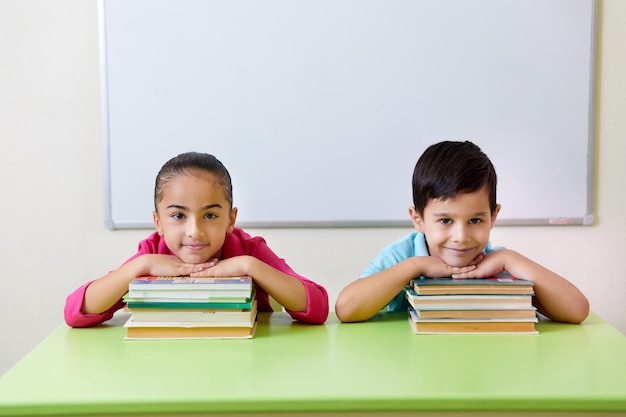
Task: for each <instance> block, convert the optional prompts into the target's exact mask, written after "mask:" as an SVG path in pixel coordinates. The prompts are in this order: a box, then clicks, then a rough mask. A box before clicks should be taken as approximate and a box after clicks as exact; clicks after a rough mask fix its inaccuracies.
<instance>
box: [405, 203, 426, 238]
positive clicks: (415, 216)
mask: <svg viewBox="0 0 626 417" xmlns="http://www.w3.org/2000/svg"><path fill="white" fill-rule="evenodd" d="M409 216H411V221H412V222H413V227H415V229H417V231H418V232H420V233H424V219H422V216H420V214H419V213H418V212H417V210H415V207H414V206H411V207H409Z"/></svg>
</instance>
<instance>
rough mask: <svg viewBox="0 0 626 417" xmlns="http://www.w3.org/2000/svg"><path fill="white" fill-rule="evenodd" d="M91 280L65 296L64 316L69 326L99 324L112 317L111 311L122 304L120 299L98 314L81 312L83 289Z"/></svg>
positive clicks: (117, 308) (84, 289)
mask: <svg viewBox="0 0 626 417" xmlns="http://www.w3.org/2000/svg"><path fill="white" fill-rule="evenodd" d="M92 282H93V281H89V282H88V283H86V284H84V285H82V286H80V287H78V289H76V291H74V292H73V293H71V294H70V295H68V296H67V299H66V300H65V309H64V312H63V313H64V317H65V323H67V325H68V326H70V327H92V326H97V325H98V324H101V323H102V322H105V321H107V320H110V319H111V318H112V317H113V313H115V312H116V311H117V310H119V309H120V308H121V307H123V306H124V303H123V302H122V301H121V300H120V301H118V302H117V303H116V304H115V305H114V306H113V307H111V308H110V309H109V310H107V311H105V312H102V313H100V314H85V313H83V312H82V307H83V300H84V299H85V291H86V290H87V287H88V286H89V285H90V284H91V283H92Z"/></svg>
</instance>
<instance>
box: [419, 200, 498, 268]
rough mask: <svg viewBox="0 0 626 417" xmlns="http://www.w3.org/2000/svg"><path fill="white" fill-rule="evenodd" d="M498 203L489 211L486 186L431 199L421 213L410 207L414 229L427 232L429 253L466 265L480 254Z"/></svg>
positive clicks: (493, 220) (452, 264)
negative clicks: (445, 198) (447, 197)
mask: <svg viewBox="0 0 626 417" xmlns="http://www.w3.org/2000/svg"><path fill="white" fill-rule="evenodd" d="M499 211H500V206H499V205H498V206H497V207H496V210H495V213H491V209H490V207H489V196H488V194H487V191H486V190H485V189H481V190H478V191H475V192H472V193H462V194H459V195H457V196H456V197H455V198H453V199H452V198H451V199H447V200H435V199H432V200H430V201H429V202H428V204H426V207H424V215H423V216H420V215H419V214H418V213H417V212H416V211H415V209H414V208H411V209H410V214H411V217H412V219H413V224H414V225H415V228H416V229H417V230H418V231H419V232H421V233H423V234H424V235H426V242H427V245H428V252H429V253H430V255H431V256H437V257H439V258H441V259H442V260H443V261H444V262H445V263H447V264H448V265H450V266H467V265H469V264H470V263H471V262H472V260H473V259H474V258H475V257H476V256H477V255H478V254H480V253H481V252H482V251H483V249H484V248H485V246H486V245H487V242H488V241H489V233H490V231H491V228H492V227H493V224H494V223H495V221H496V217H497V215H498V212H499Z"/></svg>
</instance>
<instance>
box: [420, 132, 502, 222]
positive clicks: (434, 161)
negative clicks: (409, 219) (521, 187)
mask: <svg viewBox="0 0 626 417" xmlns="http://www.w3.org/2000/svg"><path fill="white" fill-rule="evenodd" d="M496 185H497V176H496V170H495V168H494V167H493V164H492V163H491V161H490V160H489V158H488V157H487V155H485V154H484V153H483V152H482V151H481V150H480V148H479V147H478V146H476V145H475V144H473V143H472V142H469V141H465V142H451V141H444V142H439V143H436V144H434V145H431V146H429V147H428V148H427V149H426V150H425V151H424V153H423V154H422V156H421V157H420V158H419V160H418V161H417V164H415V169H414V171H413V204H414V205H415V210H417V212H418V213H419V214H420V215H423V214H424V207H426V204H427V203H428V201H429V200H430V199H442V200H447V199H449V198H454V197H456V196H457V195H458V194H459V193H465V192H470V193H471V192H474V191H478V190H480V189H481V188H483V187H486V190H487V193H488V195H489V207H490V208H491V212H492V213H493V212H495V210H496V205H497V202H496Z"/></svg>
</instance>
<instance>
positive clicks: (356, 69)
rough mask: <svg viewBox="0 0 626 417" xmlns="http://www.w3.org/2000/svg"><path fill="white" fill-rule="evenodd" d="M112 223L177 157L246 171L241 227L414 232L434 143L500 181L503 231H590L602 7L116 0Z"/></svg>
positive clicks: (107, 108) (510, 2)
mask: <svg viewBox="0 0 626 417" xmlns="http://www.w3.org/2000/svg"><path fill="white" fill-rule="evenodd" d="M99 6H100V13H99V14H100V16H99V17H100V34H101V36H100V48H101V77H102V83H101V85H102V109H103V126H104V154H105V161H104V171H105V174H104V189H105V224H106V226H107V227H109V228H112V229H117V228H152V227H153V224H152V214H151V213H152V210H153V187H154V179H155V176H156V174H157V172H158V170H159V168H160V167H161V165H162V164H163V163H165V162H166V161H167V160H168V159H170V158H171V157H173V156H175V155H177V154H179V153H181V152H186V151H199V152H208V153H212V154H214V155H215V156H216V157H217V158H218V159H220V160H221V161H222V162H223V163H224V164H225V165H226V167H227V168H228V169H229V171H230V173H231V176H232V179H233V187H234V204H235V206H237V207H238V208H239V217H238V224H239V225H240V226H248V227H266V226H267V227H281V226H285V227H309V226H310V227H326V226H410V225H411V223H410V220H409V216H408V212H407V210H408V207H409V206H410V205H412V191H411V176H412V172H413V167H414V165H415V162H416V161H417V159H418V157H419V156H420V155H421V153H422V152H423V151H424V150H425V149H426V147H427V146H429V145H430V144H432V143H435V142H439V141H441V140H471V141H473V142H474V143H476V144H477V145H479V146H480V147H481V148H482V149H483V151H484V152H485V153H486V154H487V155H488V156H489V157H490V158H491V160H492V162H493V164H494V165H495V167H496V171H497V173H498V202H499V203H501V204H502V210H501V212H500V216H499V219H498V222H497V224H500V225H526V224H538V225H541V224H546V225H547V224H591V223H592V222H593V180H594V176H593V174H594V163H593V161H594V143H593V142H594V130H595V126H594V104H595V102H594V96H595V91H594V85H595V42H596V20H597V17H596V13H597V4H596V2H595V1H593V0H551V1H543V0H507V1H505V0H471V1H468V0H438V1H418V0H301V1H293V0H229V1H225V0H100V3H99Z"/></svg>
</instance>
